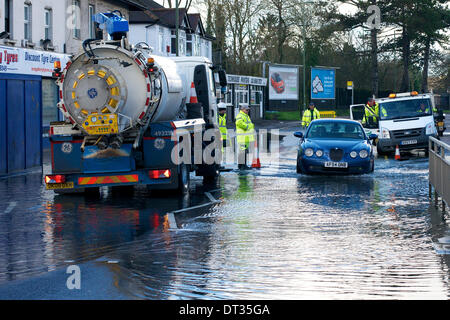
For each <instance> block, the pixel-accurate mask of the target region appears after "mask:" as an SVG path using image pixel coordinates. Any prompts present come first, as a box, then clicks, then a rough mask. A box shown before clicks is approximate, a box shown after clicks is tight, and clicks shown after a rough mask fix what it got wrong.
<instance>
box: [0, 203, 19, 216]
mask: <svg viewBox="0 0 450 320" xmlns="http://www.w3.org/2000/svg"><path fill="white" fill-rule="evenodd" d="M16 206H17V202H15V201H11V202H10V203H9V206H8V208H6V210H5V211H4V212H3V214H8V213H10V212H11V211H13V209H14V208H15V207H16Z"/></svg>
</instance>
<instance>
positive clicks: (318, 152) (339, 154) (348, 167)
mask: <svg viewBox="0 0 450 320" xmlns="http://www.w3.org/2000/svg"><path fill="white" fill-rule="evenodd" d="M294 136H296V137H297V138H300V139H301V140H300V145H299V149H298V154H297V173H304V174H312V173H332V174H335V173H336V174H362V173H370V172H373V171H374V156H373V150H372V140H374V139H376V138H377V135H376V134H371V135H369V136H367V134H366V133H365V132H364V129H363V127H362V126H361V124H360V123H359V122H357V121H353V120H346V119H319V120H314V121H312V122H311V124H310V125H309V126H308V128H307V129H306V132H305V134H303V132H300V131H298V132H295V133H294Z"/></svg>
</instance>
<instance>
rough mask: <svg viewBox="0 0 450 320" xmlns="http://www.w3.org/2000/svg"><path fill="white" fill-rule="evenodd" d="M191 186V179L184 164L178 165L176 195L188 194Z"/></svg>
mask: <svg viewBox="0 0 450 320" xmlns="http://www.w3.org/2000/svg"><path fill="white" fill-rule="evenodd" d="M190 185H191V178H190V175H189V168H188V166H187V165H186V164H184V163H183V164H181V165H180V173H179V174H178V189H177V191H178V193H180V194H188V193H189V188H190Z"/></svg>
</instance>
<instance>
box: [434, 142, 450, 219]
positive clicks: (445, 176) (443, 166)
mask: <svg viewBox="0 0 450 320" xmlns="http://www.w3.org/2000/svg"><path fill="white" fill-rule="evenodd" d="M429 154H430V161H429V196H430V198H431V197H432V187H434V201H435V205H436V207H437V205H438V199H439V197H441V199H442V210H443V211H445V204H447V205H450V146H449V145H448V144H446V143H444V142H442V141H439V140H437V139H436V138H433V137H430V140H429Z"/></svg>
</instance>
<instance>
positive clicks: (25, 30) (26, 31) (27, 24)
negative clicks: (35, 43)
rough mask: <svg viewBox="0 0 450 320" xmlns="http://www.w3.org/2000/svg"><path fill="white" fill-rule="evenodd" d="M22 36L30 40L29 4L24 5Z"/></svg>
mask: <svg viewBox="0 0 450 320" xmlns="http://www.w3.org/2000/svg"><path fill="white" fill-rule="evenodd" d="M23 38H24V39H25V40H28V41H31V5H30V4H25V5H24V17H23Z"/></svg>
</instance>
